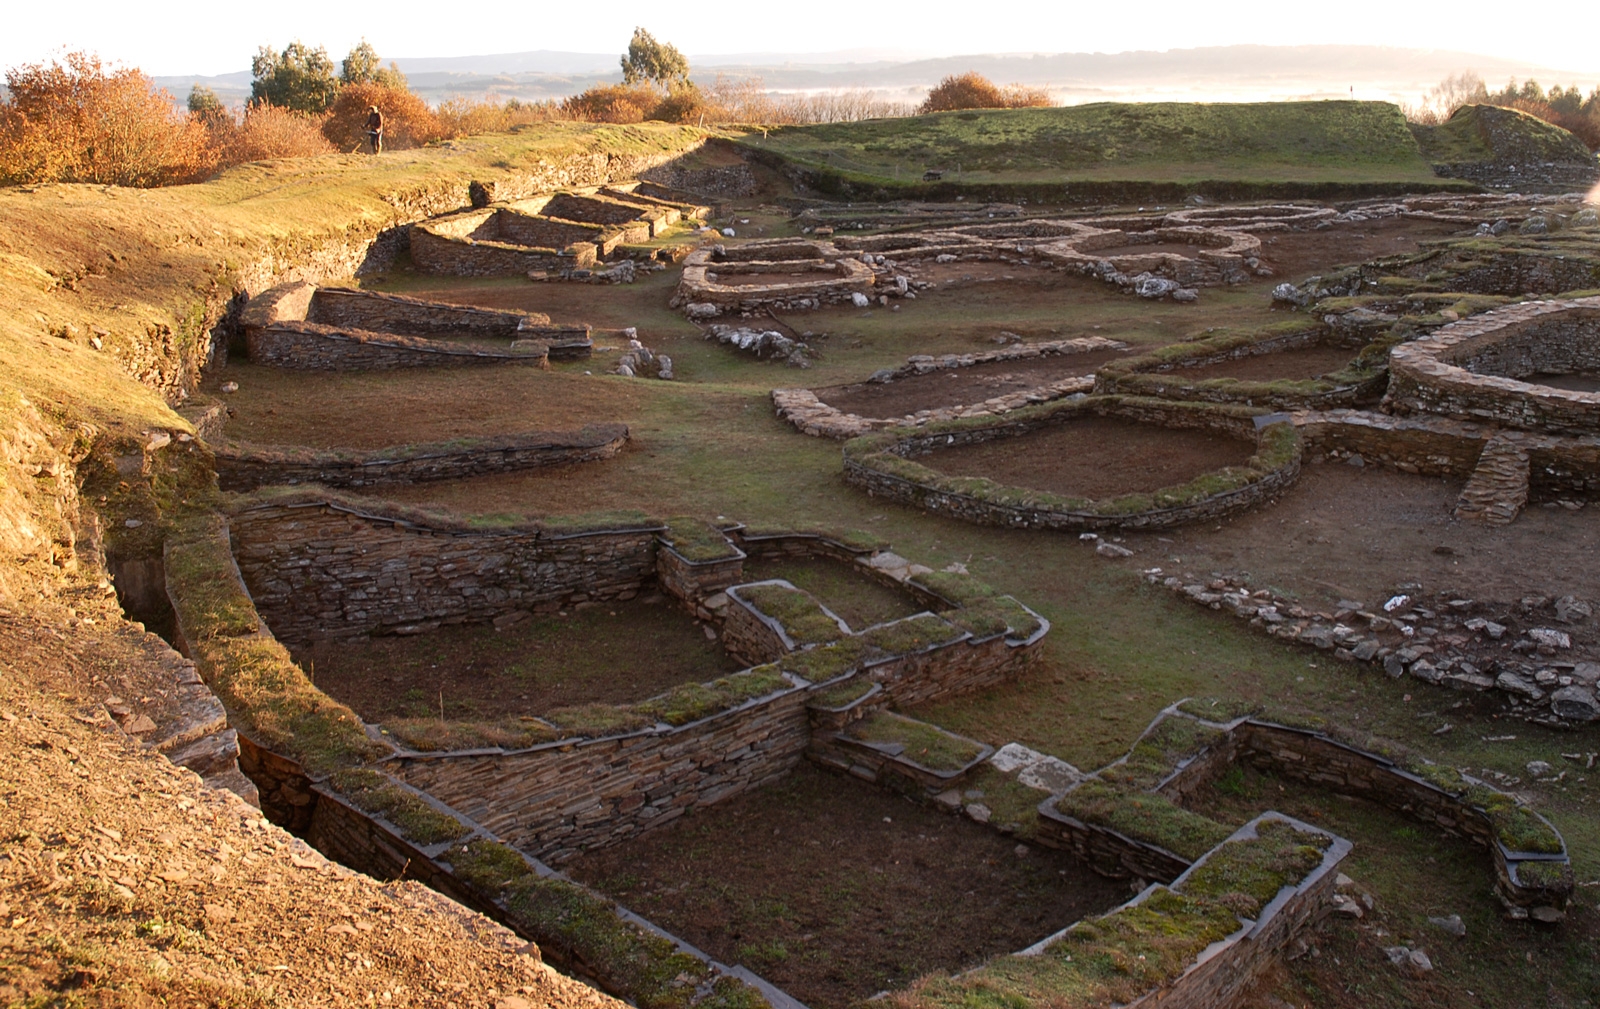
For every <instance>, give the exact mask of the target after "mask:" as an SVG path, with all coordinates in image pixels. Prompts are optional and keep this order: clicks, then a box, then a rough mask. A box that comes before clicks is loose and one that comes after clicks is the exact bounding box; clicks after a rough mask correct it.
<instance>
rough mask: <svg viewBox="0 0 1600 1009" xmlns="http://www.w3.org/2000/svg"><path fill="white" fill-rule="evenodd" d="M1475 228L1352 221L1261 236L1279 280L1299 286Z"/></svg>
mask: <svg viewBox="0 0 1600 1009" xmlns="http://www.w3.org/2000/svg"><path fill="white" fill-rule="evenodd" d="M1473 231H1474V229H1473V228H1472V227H1470V226H1468V225H1463V224H1448V223H1446V222H1444V221H1428V220H1416V219H1414V218H1409V217H1386V218H1382V219H1380V220H1373V221H1351V222H1348V223H1339V224H1334V225H1331V226H1329V227H1327V228H1322V229H1320V230H1319V229H1316V228H1312V229H1310V230H1307V231H1269V232H1265V233H1263V234H1261V235H1260V236H1259V237H1260V239H1261V259H1262V260H1263V261H1264V262H1265V263H1267V264H1268V265H1270V266H1271V267H1272V268H1273V269H1274V270H1276V271H1277V272H1278V277H1277V278H1275V279H1274V280H1273V281H1272V282H1273V283H1277V281H1278V280H1288V281H1292V282H1295V283H1299V282H1300V281H1301V280H1304V279H1305V277H1306V275H1308V274H1312V273H1318V272H1320V271H1323V270H1327V269H1330V268H1331V267H1333V266H1335V265H1337V264H1341V263H1364V262H1366V261H1367V260H1369V259H1377V258H1380V257H1382V256H1400V255H1405V254H1408V253H1412V252H1416V251H1417V250H1418V248H1420V246H1421V244H1422V243H1423V242H1427V241H1434V240H1438V239H1443V238H1452V237H1456V236H1459V235H1469V234H1471V233H1472V232H1473Z"/></svg>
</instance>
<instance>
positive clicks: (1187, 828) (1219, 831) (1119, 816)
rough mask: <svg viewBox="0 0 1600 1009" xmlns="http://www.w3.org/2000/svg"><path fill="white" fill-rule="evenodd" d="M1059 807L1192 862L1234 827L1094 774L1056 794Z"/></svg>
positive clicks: (1154, 795) (1160, 797)
mask: <svg viewBox="0 0 1600 1009" xmlns="http://www.w3.org/2000/svg"><path fill="white" fill-rule="evenodd" d="M1056 810H1057V811H1058V812H1061V813H1065V814H1066V815H1067V816H1070V817H1073V818H1075V819H1078V820H1082V821H1083V822H1084V823H1092V824H1098V825H1099V826H1102V827H1110V828H1111V829H1112V830H1114V831H1116V832H1117V833H1119V834H1122V835H1123V836H1124V837H1130V838H1132V839H1133V840H1135V841H1143V842H1144V843H1146V844H1153V845H1156V846H1157V847H1160V848H1165V849H1166V850H1167V851H1170V852H1172V853H1173V854H1174V855H1178V856H1180V857H1182V858H1185V859H1188V860H1189V861H1191V862H1192V861H1194V860H1195V859H1197V858H1199V857H1200V856H1201V855H1204V854H1205V853H1206V852H1208V851H1210V850H1211V849H1212V848H1215V847H1216V846H1217V845H1219V844H1221V843H1222V842H1223V841H1224V840H1226V839H1227V837H1228V835H1229V834H1232V833H1233V828H1231V827H1225V826H1223V825H1222V824H1220V823H1218V822H1216V821H1215V820H1211V819H1208V818H1207V817H1204V816H1201V815H1200V814H1199V813H1192V812H1190V811H1189V810H1187V809H1184V808H1183V807H1182V806H1179V805H1177V804H1176V803H1174V802H1172V801H1171V800H1169V799H1167V798H1166V797H1165V796H1161V795H1158V794H1156V793H1154V792H1130V791H1126V790H1123V789H1120V788H1117V787H1116V786H1114V785H1112V784H1109V783H1107V782H1104V781H1097V780H1092V779H1091V780H1089V781H1085V782H1084V783H1083V784H1081V785H1079V786H1078V787H1077V788H1074V789H1073V790H1072V791H1070V792H1068V793H1067V794H1066V795H1063V796H1062V797H1061V798H1060V799H1059V800H1057V801H1056Z"/></svg>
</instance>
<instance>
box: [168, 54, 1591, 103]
mask: <svg viewBox="0 0 1600 1009" xmlns="http://www.w3.org/2000/svg"><path fill="white" fill-rule="evenodd" d="M387 55H388V54H385V56H387ZM913 55H915V54H909V53H905V52H904V51H899V50H893V49H854V50H844V51H841V52H836V53H797V54H777V53H735V54H725V55H720V56H719V55H699V56H694V55H691V56H690V58H689V59H690V65H691V66H692V67H694V68H696V70H697V74H696V76H698V77H701V78H702V79H703V78H706V77H710V76H712V75H713V74H714V73H717V72H722V73H730V74H736V75H739V76H758V77H760V78H761V79H762V80H763V81H764V82H765V84H766V86H767V87H768V88H772V89H775V90H785V91H801V90H822V89H848V88H868V89H875V90H893V91H903V92H908V93H909V92H913V91H917V90H920V89H924V88H927V87H930V86H932V85H933V84H935V83H937V82H938V81H939V79H940V78H942V77H944V76H946V75H947V74H952V73H961V72H964V71H967V70H976V71H978V72H979V73H982V74H985V75H986V76H989V77H991V78H993V79H995V80H996V81H1000V82H1007V83H1009V82H1013V81H1014V82H1018V83H1023V84H1032V85H1045V86H1049V87H1050V88H1051V89H1052V91H1054V92H1056V94H1057V96H1058V98H1063V99H1065V100H1068V101H1082V100H1093V99H1096V98H1107V99H1123V100H1126V99H1130V98H1136V97H1138V96H1139V94H1140V92H1141V91H1148V92H1150V93H1152V94H1155V93H1159V94H1160V95H1161V96H1163V97H1169V98H1170V97H1175V94H1174V92H1184V93H1192V94H1193V96H1194V97H1195V98H1197V99H1202V100H1205V99H1229V100H1272V99H1279V98H1288V97H1333V96H1336V95H1348V94H1349V89H1350V88H1352V87H1354V88H1355V90H1356V96H1357V97H1365V98H1376V97H1391V96H1403V95H1417V94H1420V93H1421V92H1422V91H1424V90H1425V89H1427V88H1428V87H1430V86H1432V85H1433V84H1435V83H1437V82H1438V81H1440V80H1441V79H1443V78H1444V77H1446V76H1449V75H1451V74H1456V73H1460V72H1461V71H1463V70H1469V69H1470V70H1475V71H1477V72H1478V73H1480V74H1482V75H1483V76H1484V78H1485V79H1486V80H1491V81H1498V80H1501V79H1504V78H1509V77H1513V76H1515V77H1517V78H1519V79H1527V78H1528V77H1535V78H1537V79H1539V80H1540V81H1542V82H1543V83H1545V84H1547V85H1548V84H1554V83H1557V82H1562V83H1567V84H1571V83H1577V84H1580V85H1582V86H1584V87H1585V88H1586V89H1587V88H1588V87H1592V86H1594V85H1595V84H1597V83H1600V75H1597V74H1596V73H1595V72H1594V71H1589V72H1587V73H1576V72H1571V71H1563V70H1558V69H1552V68H1549V67H1540V66H1534V65H1530V64H1524V63H1519V62H1516V61H1512V60H1506V59H1501V58H1498V57H1492V56H1483V55H1479V54H1472V53H1461V52H1450V51H1444V50H1419V49H1401V48H1395V47H1388V46H1334V45H1328V46H1214V47H1208V48H1200V49H1175V50H1169V51H1166V52H1152V51H1138V52H1124V53H1043V54H1037V53H1000V54H971V55H964V56H941V57H934V58H908V57H911V56H913ZM394 59H395V62H397V63H398V64H399V66H400V69H401V70H402V71H404V72H405V73H406V74H407V75H408V76H409V77H410V79H411V84H412V87H413V88H414V89H415V90H417V91H418V92H419V93H420V94H422V96H423V97H424V98H426V99H428V100H429V101H433V102H437V101H441V100H443V99H445V98H448V97H451V96H453V95H467V96H471V97H481V96H484V95H488V94H496V95H498V96H499V97H501V98H513V97H515V98H524V99H544V98H562V97H565V96H567V95H570V94H575V93H577V92H578V91H582V90H583V89H585V88H587V87H590V86H592V85H594V84H598V83H602V82H610V81H615V80H618V79H620V77H621V74H620V71H619V69H618V66H617V62H618V56H617V55H616V54H608V53H572V52H558V51H553V50H534V51H529V52H520V53H502V54H493V55H479V56H439V57H395V58H394ZM156 82H157V83H158V84H159V85H161V86H162V87H165V88H167V89H168V90H169V91H171V92H172V93H173V94H174V95H175V96H177V97H180V98H181V97H183V96H184V95H186V94H187V93H188V91H189V87H190V85H192V84H195V83H199V84H204V85H206V86H208V87H211V88H213V89H214V90H216V91H217V92H218V94H219V95H221V96H222V97H223V99H224V100H227V101H242V100H243V99H244V98H245V97H246V96H247V95H248V94H249V88H250V74H249V72H248V71H239V72H236V73H230V74H221V75H218V76H214V77H203V76H189V77H186V76H164V77H158V78H156Z"/></svg>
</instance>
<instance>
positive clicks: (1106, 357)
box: [811, 350, 1127, 417]
mask: <svg viewBox="0 0 1600 1009" xmlns="http://www.w3.org/2000/svg"><path fill="white" fill-rule="evenodd" d="M1126 356H1127V353H1126V352H1125V351H1117V350H1096V351H1089V352H1087V353H1083V354H1051V355H1049V356H1047V357H1032V358H1026V359H1022V360H1016V361H986V362H984V363H982V364H974V365H971V366H969V367H965V368H940V369H937V370H935V371H930V372H928V373H926V374H922V375H907V376H905V377H904V378H896V379H895V380H894V381H892V382H855V383H851V384H849V385H835V386H829V387H826V388H822V389H813V390H811V391H812V392H814V393H816V394H817V398H818V399H820V400H822V401H823V402H824V403H826V404H828V405H829V406H831V407H833V408H835V409H837V410H842V411H844V412H845V413H853V414H856V415H857V416H860V417H903V416H906V415H907V414H913V413H916V412H917V411H918V410H932V409H937V408H939V407H946V406H960V405H963V404H970V403H981V402H983V401H984V400H986V399H993V398H994V397H996V396H1004V395H1007V394H1009V393H1013V392H1022V391H1024V390H1027V389H1037V388H1039V387H1040V386H1043V385H1050V384H1051V383H1054V382H1059V381H1061V380H1062V379H1067V378H1081V377H1084V376H1087V375H1093V374H1094V371H1095V369H1096V368H1098V367H1100V366H1101V365H1103V364H1105V363H1106V362H1107V361H1114V360H1116V359H1117V358H1119V357H1126Z"/></svg>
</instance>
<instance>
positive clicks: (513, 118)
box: [434, 98, 561, 137]
mask: <svg viewBox="0 0 1600 1009" xmlns="http://www.w3.org/2000/svg"><path fill="white" fill-rule="evenodd" d="M560 113H561V103H559V102H553V101H552V102H522V101H518V100H517V99H515V98H512V99H510V100H509V101H506V102H503V103H502V102H495V101H494V100H492V99H486V100H479V101H474V100H472V99H470V98H452V99H450V100H449V101H446V102H441V103H440V105H439V107H438V108H437V109H435V110H434V116H435V117H437V118H438V120H439V129H440V130H441V131H442V132H443V135H444V136H446V137H465V136H470V135H473V134H478V133H506V132H509V131H510V130H513V129H515V128H517V127H518V126H525V125H527V124H529V123H546V122H549V121H551V120H552V119H556V118H559V117H560Z"/></svg>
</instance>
